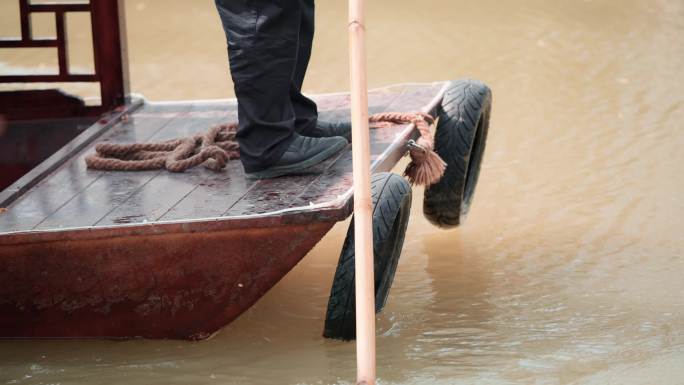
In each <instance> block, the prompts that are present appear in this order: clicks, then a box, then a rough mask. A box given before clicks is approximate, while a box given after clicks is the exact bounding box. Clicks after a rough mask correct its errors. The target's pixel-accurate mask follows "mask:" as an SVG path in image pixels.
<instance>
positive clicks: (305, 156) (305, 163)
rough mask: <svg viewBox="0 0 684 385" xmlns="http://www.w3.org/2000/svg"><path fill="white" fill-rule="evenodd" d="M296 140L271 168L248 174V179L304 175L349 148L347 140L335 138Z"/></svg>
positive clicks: (296, 138) (298, 136)
mask: <svg viewBox="0 0 684 385" xmlns="http://www.w3.org/2000/svg"><path fill="white" fill-rule="evenodd" d="M294 135H295V138H294V140H293V141H292V143H291V144H290V146H289V147H288V148H287V150H285V153H283V156H282V157H281V158H280V160H278V161H277V162H276V163H275V164H274V165H272V166H271V167H269V168H267V169H265V170H261V171H256V172H250V173H246V174H245V177H246V178H247V179H268V178H275V177H279V176H283V175H288V174H298V173H302V172H303V171H304V170H306V169H307V168H309V167H312V166H315V165H317V164H319V163H321V162H323V161H324V160H326V159H328V158H330V157H331V156H333V155H334V154H335V153H337V152H339V151H340V150H341V149H343V148H344V147H346V146H347V144H348V142H347V140H346V139H344V138H342V137H339V136H333V137H329V138H310V137H308V136H301V135H298V134H294Z"/></svg>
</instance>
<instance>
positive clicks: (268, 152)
mask: <svg viewBox="0 0 684 385" xmlns="http://www.w3.org/2000/svg"><path fill="white" fill-rule="evenodd" d="M215 1H216V8H217V9H218V12H219V15H220V17H221V22H222V24H223V29H224V31H225V34H226V39H227V41H228V53H229V59H230V70H231V75H232V78H233V83H234V84H235V95H236V96H237V99H238V120H239V128H238V132H237V140H238V143H239V144H240V157H241V160H242V163H243V165H244V167H245V171H246V172H248V173H249V172H256V171H260V170H264V169H266V168H268V167H269V166H270V165H272V164H274V163H275V162H277V161H278V160H279V159H280V158H281V156H282V155H283V153H284V152H285V150H286V149H287V148H288V146H289V145H290V143H291V142H292V140H293V138H294V129H295V111H294V108H293V105H292V101H291V97H290V92H291V87H292V83H293V76H294V75H293V74H294V73H295V66H296V63H297V51H298V45H299V34H300V24H301V23H300V18H301V16H300V14H301V0H280V1H279V0H215Z"/></svg>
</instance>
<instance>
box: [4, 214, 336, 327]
mask: <svg viewBox="0 0 684 385" xmlns="http://www.w3.org/2000/svg"><path fill="white" fill-rule="evenodd" d="M334 223H335V222H334V221H332V222H313V223H305V224H297V223H295V224H280V225H274V226H263V227H251V228H228V229H221V228H218V229H213V231H209V230H208V229H202V231H192V230H190V231H169V232H162V233H160V234H147V235H145V236H131V235H125V234H116V235H111V236H107V235H105V236H98V237H93V238H90V239H89V238H88V237H87V236H79V237H74V238H73V239H68V240H62V241H59V240H51V239H49V237H48V239H45V240H44V241H42V242H32V243H30V244H25V243H23V242H22V241H21V239H20V238H19V239H16V240H15V242H11V244H4V245H2V247H0V282H3V284H2V285H1V286H0V337H4V338H45V337H60V338H70V337H73V338H76V337H77V338H113V339H116V338H134V337H142V338H175V339H203V338H206V337H208V336H210V335H211V334H212V333H214V332H216V331H217V330H218V329H220V328H221V327H223V326H224V325H226V324H228V323H229V322H230V321H232V320H233V319H235V318H236V317H238V316H239V315H240V314H241V313H242V312H243V311H245V310H246V309H247V308H249V307H250V306H252V305H253V304H254V303H255V302H256V301H257V300H258V299H259V298H260V297H261V296H262V295H263V294H265V293H266V292H267V291H268V290H269V289H270V288H271V287H272V286H273V285H275V284H276V283H277V282H278V281H279V280H280V279H281V278H282V277H283V276H284V275H285V274H286V273H287V272H288V271H290V270H291V269H292V268H293V267H294V266H295V265H296V264H297V262H299V261H300V260H301V259H302V257H304V255H306V253H307V252H308V251H309V250H310V249H311V248H312V247H313V246H314V245H315V244H316V243H317V242H318V241H319V240H320V239H321V238H322V237H323V236H324V235H325V233H326V232H327V231H328V230H329V229H330V228H331V227H332V225H333V224H334ZM219 227H220V226H219ZM181 228H182V227H181Z"/></svg>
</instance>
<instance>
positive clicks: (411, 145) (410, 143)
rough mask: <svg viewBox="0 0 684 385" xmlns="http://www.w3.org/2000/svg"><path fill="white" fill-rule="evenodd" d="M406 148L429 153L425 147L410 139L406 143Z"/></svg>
mask: <svg viewBox="0 0 684 385" xmlns="http://www.w3.org/2000/svg"><path fill="white" fill-rule="evenodd" d="M406 147H408V149H409V150H420V151H421V152H423V153H426V152H427V149H426V148H425V147H423V146H421V145H420V144H418V143H417V142H416V141H415V140H413V139H410V140H409V141H408V142H406Z"/></svg>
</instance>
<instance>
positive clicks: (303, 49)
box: [290, 0, 318, 135]
mask: <svg viewBox="0 0 684 385" xmlns="http://www.w3.org/2000/svg"><path fill="white" fill-rule="evenodd" d="M299 1H300V7H301V8H300V9H301V13H300V15H301V19H300V20H301V21H300V23H299V45H298V49H297V63H296V65H295V69H294V76H293V77H292V83H291V86H290V99H291V100H292V107H293V108H294V111H295V116H296V121H295V130H296V131H297V132H298V133H301V134H303V135H306V133H307V132H308V131H311V130H313V128H314V126H315V125H316V119H317V118H318V110H317V108H316V103H315V102H314V101H313V100H311V99H309V98H307V97H306V96H304V95H303V94H302V84H303V83H304V76H305V75H306V69H307V67H308V65H309V58H310V57H311V45H312V44H313V36H314V9H315V7H314V0H299Z"/></svg>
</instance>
